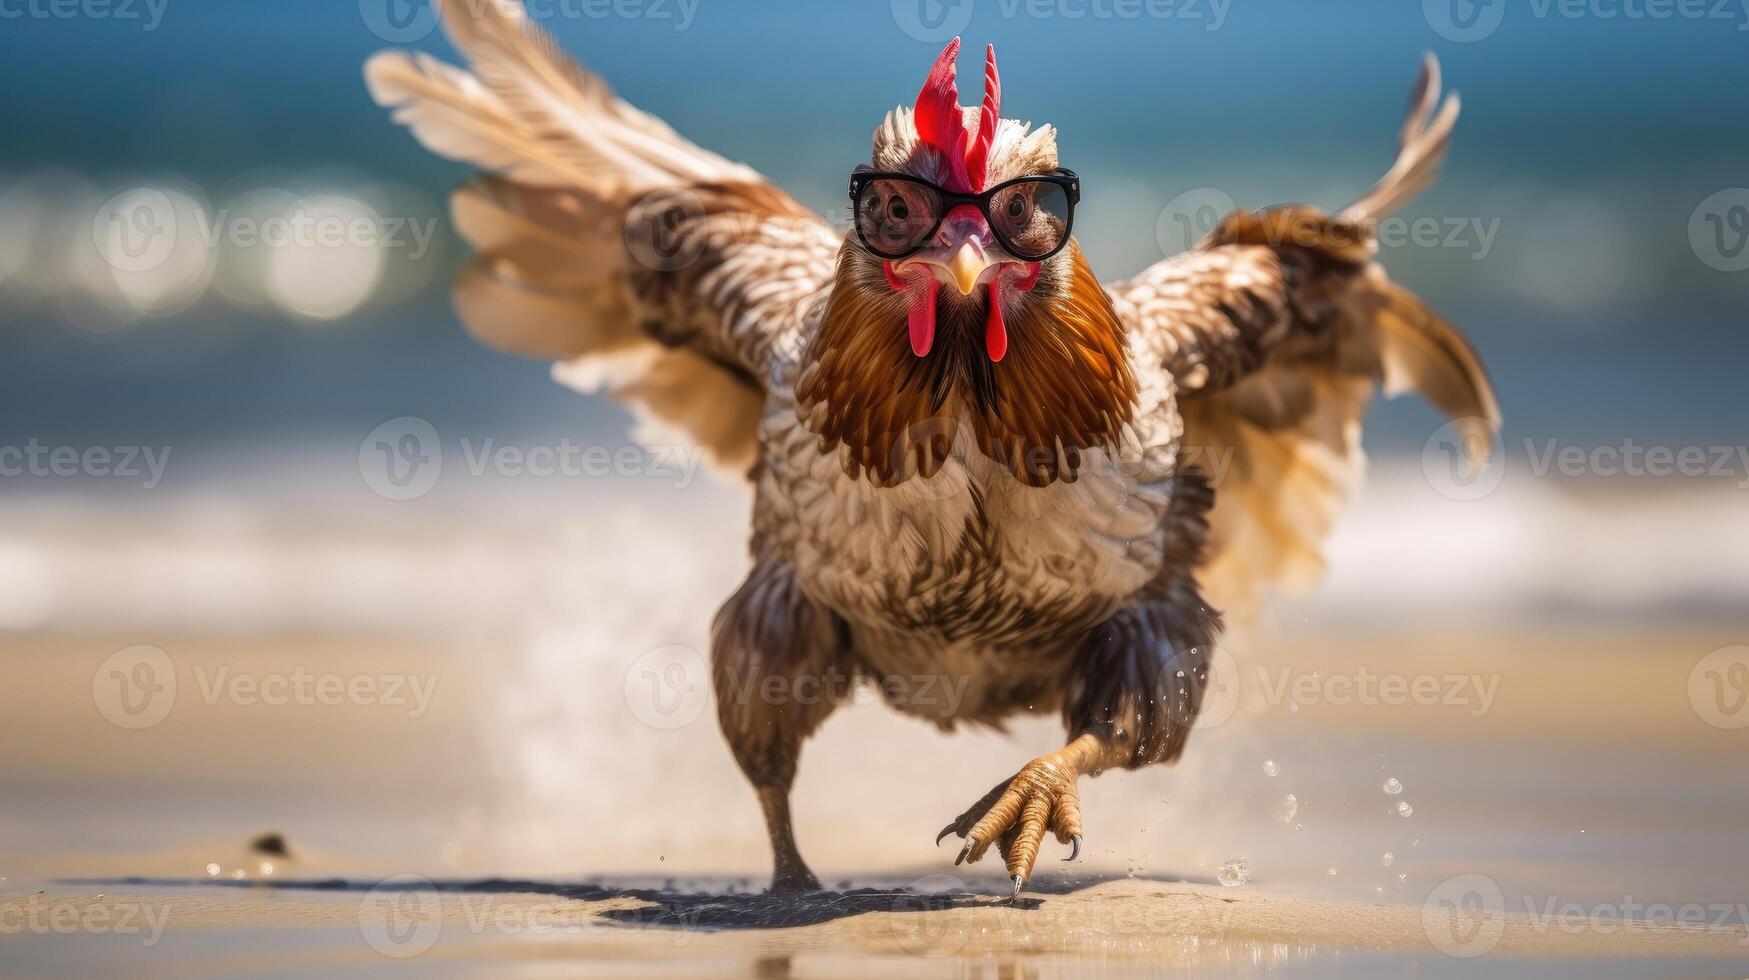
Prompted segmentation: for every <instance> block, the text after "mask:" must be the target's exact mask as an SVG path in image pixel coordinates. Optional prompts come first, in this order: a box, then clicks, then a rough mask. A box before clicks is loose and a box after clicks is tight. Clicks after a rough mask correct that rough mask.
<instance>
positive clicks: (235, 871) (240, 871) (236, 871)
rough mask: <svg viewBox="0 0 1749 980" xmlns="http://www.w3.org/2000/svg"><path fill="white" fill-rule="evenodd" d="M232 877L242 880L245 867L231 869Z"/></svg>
mask: <svg viewBox="0 0 1749 980" xmlns="http://www.w3.org/2000/svg"><path fill="white" fill-rule="evenodd" d="M231 877H232V878H234V879H236V880H237V881H242V880H243V869H242V868H236V869H233V870H232V871H231Z"/></svg>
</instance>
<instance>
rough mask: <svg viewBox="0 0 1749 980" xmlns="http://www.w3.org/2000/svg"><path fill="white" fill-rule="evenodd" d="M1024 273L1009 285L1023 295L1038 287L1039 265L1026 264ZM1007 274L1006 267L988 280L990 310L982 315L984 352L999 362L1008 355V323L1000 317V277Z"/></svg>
mask: <svg viewBox="0 0 1749 980" xmlns="http://www.w3.org/2000/svg"><path fill="white" fill-rule="evenodd" d="M1025 269H1026V271H1025V272H1022V273H1021V274H1020V277H1019V278H1017V279H1015V280H1014V281H1013V282H1012V283H1010V284H1009V285H1011V286H1013V287H1014V288H1015V289H1018V290H1020V291H1021V292H1023V293H1029V292H1032V288H1033V287H1034V286H1037V285H1038V273H1039V264H1038V263H1037V262H1028V263H1026V265H1025ZM1006 273H1007V269H1006V267H1004V268H1003V270H1002V271H1000V272H997V273H996V278H994V279H991V280H990V309H989V310H987V311H986V312H985V313H984V351H985V352H986V353H988V354H989V355H990V360H992V361H1000V360H1002V356H1003V355H1004V354H1007V353H1008V323H1007V321H1006V320H1004V319H1003V317H1002V277H1003V276H1004V275H1005V274H1006Z"/></svg>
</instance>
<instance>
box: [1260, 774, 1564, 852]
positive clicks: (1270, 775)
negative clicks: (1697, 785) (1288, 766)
mask: <svg viewBox="0 0 1749 980" xmlns="http://www.w3.org/2000/svg"><path fill="white" fill-rule="evenodd" d="M1263 774H1264V775H1265V776H1278V775H1280V774H1281V764H1280V763H1278V762H1276V761H1275V760H1274V759H1265V760H1263ZM1579 832H1580V833H1581V834H1583V833H1584V832H1585V831H1583V830H1581V831H1579Z"/></svg>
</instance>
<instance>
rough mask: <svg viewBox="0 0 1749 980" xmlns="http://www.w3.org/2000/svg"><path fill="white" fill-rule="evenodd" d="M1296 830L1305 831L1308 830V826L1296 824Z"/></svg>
mask: <svg viewBox="0 0 1749 980" xmlns="http://www.w3.org/2000/svg"><path fill="white" fill-rule="evenodd" d="M1294 829H1295V830H1304V829H1306V825H1305V824H1303V823H1296V824H1294Z"/></svg>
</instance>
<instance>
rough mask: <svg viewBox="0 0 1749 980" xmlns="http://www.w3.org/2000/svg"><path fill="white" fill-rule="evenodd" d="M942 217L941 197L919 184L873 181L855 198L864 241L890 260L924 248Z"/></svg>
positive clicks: (858, 225)
mask: <svg viewBox="0 0 1749 980" xmlns="http://www.w3.org/2000/svg"><path fill="white" fill-rule="evenodd" d="M940 215H941V197H940V195H939V194H937V193H936V191H935V189H934V188H933V187H930V186H929V185H927V184H922V183H918V182H916V181H910V180H889V179H885V178H882V179H877V180H871V181H869V182H868V183H867V184H865V185H863V188H862V193H860V194H858V195H857V198H856V227H857V230H858V231H859V232H861V233H862V239H863V241H864V242H865V243H867V245H868V246H869V248H871V249H873V250H874V251H875V252H876V253H878V254H880V255H882V256H885V257H889V258H896V257H899V256H902V255H905V254H907V253H909V252H911V251H912V250H914V249H916V248H917V247H918V246H919V245H922V244H923V239H924V238H926V237H928V235H929V233H930V232H931V231H933V230H934V229H935V223H936V220H937V219H938V218H939V217H940Z"/></svg>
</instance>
